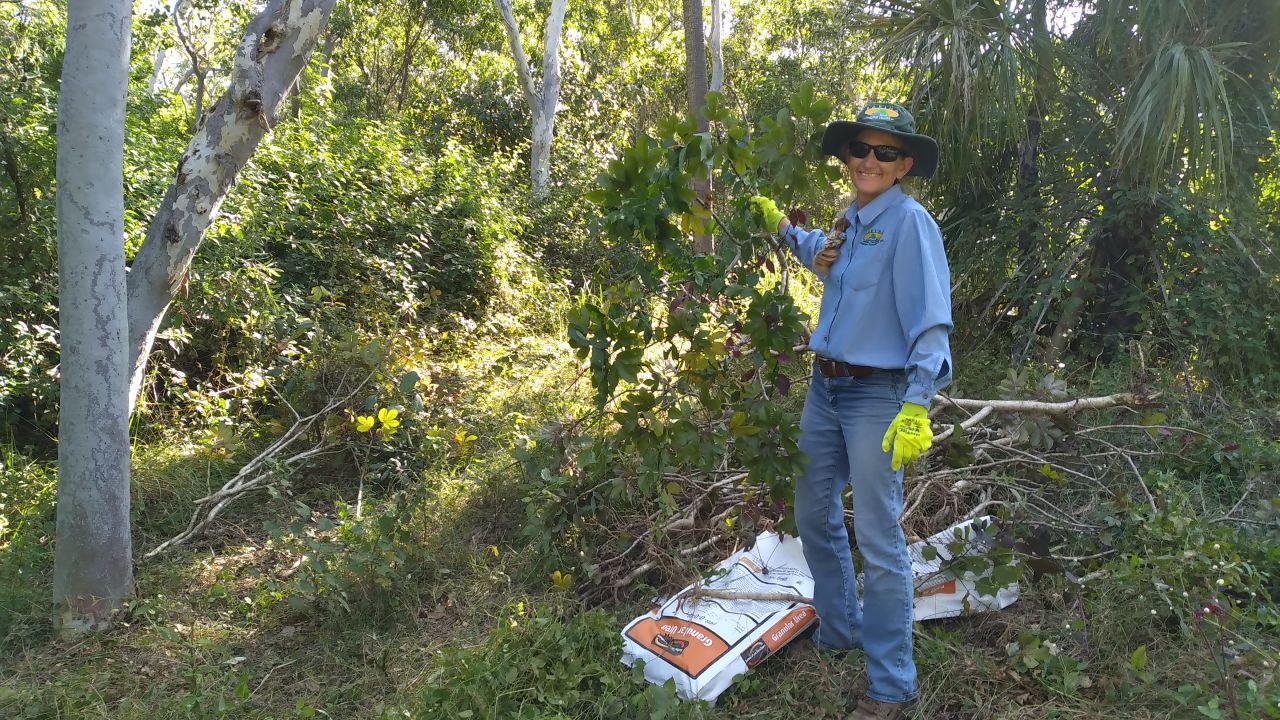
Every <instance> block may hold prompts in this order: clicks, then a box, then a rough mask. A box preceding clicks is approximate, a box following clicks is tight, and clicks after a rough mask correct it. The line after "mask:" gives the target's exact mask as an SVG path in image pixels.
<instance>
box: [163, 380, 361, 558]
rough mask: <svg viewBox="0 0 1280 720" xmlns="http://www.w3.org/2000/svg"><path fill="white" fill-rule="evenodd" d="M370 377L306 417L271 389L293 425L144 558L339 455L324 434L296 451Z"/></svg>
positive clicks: (202, 501) (200, 501)
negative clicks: (322, 459)
mask: <svg viewBox="0 0 1280 720" xmlns="http://www.w3.org/2000/svg"><path fill="white" fill-rule="evenodd" d="M370 377H372V375H370V376H369V377H366V378H365V379H364V380H363V381H362V382H360V383H359V384H357V385H356V386H355V387H353V388H352V389H351V390H350V391H349V392H347V393H345V394H343V395H342V396H341V397H337V398H334V399H332V400H330V401H329V402H328V403H327V404H325V406H324V407H323V408H321V409H320V410H318V411H316V412H314V413H312V414H310V415H307V416H306V417H303V416H302V415H300V414H299V413H298V411H297V410H296V409H294V407H293V405H291V404H289V401H287V400H285V399H284V397H283V396H281V395H280V394H279V393H278V392H276V390H275V388H271V391H272V392H275V393H276V397H277V398H279V400H280V402H282V403H284V404H285V406H286V407H288V408H289V411H290V412H292V413H293V417H294V423H293V426H292V427H290V428H289V430H288V431H286V432H285V433H284V434H283V435H281V436H280V437H279V438H277V439H276V440H275V442H273V443H271V444H270V445H268V446H267V447H266V448H265V449H264V450H263V451H262V452H260V453H258V455H257V457H255V458H253V459H252V460H250V461H249V462H247V463H245V465H244V466H243V467H241V468H240V470H239V472H237V473H236V474H235V477H233V478H231V479H230V480H228V481H227V482H226V483H225V484H223V486H222V487H221V488H219V489H218V490H217V491H216V492H212V493H210V494H208V495H205V496H204V497H202V498H199V499H197V500H196V501H195V505H196V509H195V512H193V513H192V515H191V520H190V522H188V523H187V527H186V529H185V530H183V531H182V532H180V533H178V534H177V535H175V536H173V537H172V538H169V539H168V540H165V541H164V542H162V543H160V544H159V545H157V546H156V547H154V548H153V549H151V551H149V552H148V553H147V554H146V555H144V556H143V558H144V559H148V560H149V559H151V558H153V557H155V556H157V555H159V554H160V553H162V552H164V551H166V550H169V549H171V548H173V547H175V546H177V545H181V544H182V543H184V542H186V541H187V540H190V539H191V538H192V537H195V536H196V535H198V534H200V533H202V532H204V530H205V529H206V528H207V527H208V526H209V524H210V523H212V522H213V520H214V518H216V517H217V516H218V514H219V513H221V512H222V511H223V510H224V509H225V508H226V507H227V506H228V505H230V504H231V503H233V502H235V501H236V500H238V499H240V498H241V497H244V496H245V495H247V494H248V493H251V492H254V491H256V490H266V489H267V488H269V487H271V486H273V485H274V484H276V483H279V482H281V481H282V480H285V479H287V478H288V477H289V476H291V475H292V474H293V473H295V472H297V471H298V470H299V469H300V468H301V467H302V466H303V465H305V464H306V463H307V462H308V461H310V460H312V459H314V458H316V457H319V456H321V455H324V454H327V453H331V452H338V451H339V450H338V449H337V444H336V442H335V441H334V440H333V439H332V438H329V437H325V436H324V435H323V434H321V436H320V437H319V438H317V439H313V440H312V441H311V443H310V444H309V446H308V447H306V448H305V449H302V450H297V449H296V447H297V446H298V445H299V443H298V441H299V440H302V439H305V438H306V437H308V435H309V431H310V430H311V429H312V428H313V427H315V425H316V422H317V421H319V420H321V419H322V418H324V417H325V416H327V415H328V414H329V413H332V412H333V411H335V410H337V409H338V408H340V407H343V406H345V405H346V404H347V403H348V401H350V400H351V398H352V397H354V396H355V394H356V393H357V392H359V391H360V389H361V388H362V387H364V386H365V383H367V382H368V381H369V378H370Z"/></svg>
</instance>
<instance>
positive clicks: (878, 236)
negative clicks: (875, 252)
mask: <svg viewBox="0 0 1280 720" xmlns="http://www.w3.org/2000/svg"><path fill="white" fill-rule="evenodd" d="M883 239H884V232H883V231H881V230H868V231H867V232H866V234H865V235H863V236H862V242H860V243H859V245H879V244H880V241H881V240H883Z"/></svg>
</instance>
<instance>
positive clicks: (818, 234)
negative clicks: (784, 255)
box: [779, 225, 827, 271]
mask: <svg viewBox="0 0 1280 720" xmlns="http://www.w3.org/2000/svg"><path fill="white" fill-rule="evenodd" d="M779 237H781V238H782V242H784V243H785V244H786V246H787V247H788V248H790V249H791V252H792V253H793V254H795V256H796V257H797V258H798V259H799V260H800V262H801V264H803V265H804V266H805V267H807V268H809V270H810V271H812V270H813V259H814V258H815V257H817V255H818V252H819V251H820V250H822V248H823V246H825V245H826V244H827V234H826V233H824V232H822V231H821V230H817V229H814V230H805V229H803V228H799V227H796V226H795V225H788V226H787V229H786V230H783V231H782V234H781V235H780V236H779Z"/></svg>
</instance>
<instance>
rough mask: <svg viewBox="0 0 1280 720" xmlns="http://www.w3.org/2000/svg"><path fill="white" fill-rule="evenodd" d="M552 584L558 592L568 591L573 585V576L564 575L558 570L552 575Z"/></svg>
mask: <svg viewBox="0 0 1280 720" xmlns="http://www.w3.org/2000/svg"><path fill="white" fill-rule="evenodd" d="M551 584H552V585H554V586H555V587H556V589H557V590H568V589H569V586H570V585H572V584H573V576H572V575H570V574H569V573H562V572H560V571H559V570H557V571H555V572H553V573H551Z"/></svg>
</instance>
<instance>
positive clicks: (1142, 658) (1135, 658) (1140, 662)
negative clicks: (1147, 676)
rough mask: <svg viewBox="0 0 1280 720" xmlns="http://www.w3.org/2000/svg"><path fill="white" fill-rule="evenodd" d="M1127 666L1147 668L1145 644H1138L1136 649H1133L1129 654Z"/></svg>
mask: <svg viewBox="0 0 1280 720" xmlns="http://www.w3.org/2000/svg"><path fill="white" fill-rule="evenodd" d="M1129 667H1131V668H1133V669H1134V670H1139V671H1141V670H1146V669H1147V646H1146V645H1139V646H1138V649H1137V650H1134V651H1133V654H1132V655H1130V656H1129Z"/></svg>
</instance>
